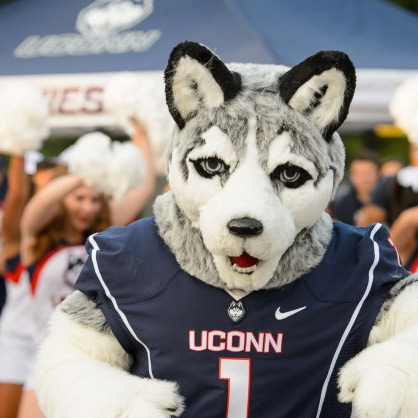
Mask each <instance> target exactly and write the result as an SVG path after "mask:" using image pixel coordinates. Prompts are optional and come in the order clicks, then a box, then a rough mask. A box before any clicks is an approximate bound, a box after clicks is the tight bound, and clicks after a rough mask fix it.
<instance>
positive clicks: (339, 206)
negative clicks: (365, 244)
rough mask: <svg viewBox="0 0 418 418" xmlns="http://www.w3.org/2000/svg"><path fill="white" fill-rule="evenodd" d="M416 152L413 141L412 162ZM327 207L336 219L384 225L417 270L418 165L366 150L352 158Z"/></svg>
mask: <svg viewBox="0 0 418 418" xmlns="http://www.w3.org/2000/svg"><path fill="white" fill-rule="evenodd" d="M416 152H417V150H416V146H414V145H412V144H411V161H413V162H414V161H415V160H416V158H414V154H416ZM328 210H329V213H330V214H331V216H332V218H333V219H334V221H341V222H344V223H347V224H351V225H355V226H360V227H362V226H368V225H370V224H372V223H375V222H380V223H383V224H385V225H386V226H387V227H388V228H389V230H390V234H391V239H392V244H393V245H395V247H396V248H397V250H398V253H399V256H400V260H401V262H402V264H403V265H404V266H405V267H406V268H407V269H408V270H410V271H411V272H413V273H415V272H418V165H415V164H414V163H413V164H412V165H405V164H404V162H403V161H402V159H400V158H399V157H393V158H387V159H385V160H381V159H380V158H379V155H378V154H377V153H375V152H374V151H372V150H365V151H363V152H361V153H359V154H358V155H356V156H355V157H354V158H352V160H351V161H350V163H349V165H348V170H347V177H346V178H345V179H344V181H343V182H342V184H341V186H340V188H339V190H338V192H337V195H336V197H335V199H334V200H333V201H332V202H331V203H330V206H329V208H328Z"/></svg>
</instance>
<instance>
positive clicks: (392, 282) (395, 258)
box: [362, 224, 410, 344]
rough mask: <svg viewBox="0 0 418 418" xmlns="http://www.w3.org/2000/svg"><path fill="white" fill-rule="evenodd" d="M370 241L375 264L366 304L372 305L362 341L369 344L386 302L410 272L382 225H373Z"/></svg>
mask: <svg viewBox="0 0 418 418" xmlns="http://www.w3.org/2000/svg"><path fill="white" fill-rule="evenodd" d="M368 229H369V239H371V241H372V243H373V253H374V262H373V264H372V265H371V266H370V270H369V279H368V280H369V283H370V285H371V288H370V296H371V297H370V298H368V299H367V301H366V302H365V304H371V306H370V308H369V309H368V310H367V312H368V313H369V315H368V317H367V318H365V319H364V321H365V322H364V324H365V327H364V331H365V332H364V333H363V336H362V341H363V343H364V344H367V341H368V339H369V334H370V330H371V329H372V327H373V325H374V324H375V322H376V319H377V318H378V315H379V313H380V311H381V309H382V306H383V304H384V303H385V301H387V300H388V299H390V298H391V291H392V289H393V288H394V287H395V286H399V285H401V284H402V282H403V281H405V283H406V282H408V280H406V277H408V276H409V275H410V272H409V271H408V270H406V269H405V268H404V267H402V263H401V260H400V257H399V254H398V251H397V249H396V247H395V245H394V244H393V241H392V239H391V238H390V235H389V231H388V230H387V229H386V227H385V226H383V225H381V224H375V225H371V226H370V227H369V228H368Z"/></svg>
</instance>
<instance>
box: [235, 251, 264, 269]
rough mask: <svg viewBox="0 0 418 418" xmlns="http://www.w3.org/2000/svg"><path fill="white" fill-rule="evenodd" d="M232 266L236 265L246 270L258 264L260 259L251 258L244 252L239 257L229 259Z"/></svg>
mask: <svg viewBox="0 0 418 418" xmlns="http://www.w3.org/2000/svg"><path fill="white" fill-rule="evenodd" d="M229 259H230V260H231V262H232V264H236V265H237V266H238V267H242V268H246V267H252V266H253V265H254V264H257V263H258V258H254V257H251V256H250V254H247V253H246V252H243V253H242V254H241V255H240V256H239V257H229Z"/></svg>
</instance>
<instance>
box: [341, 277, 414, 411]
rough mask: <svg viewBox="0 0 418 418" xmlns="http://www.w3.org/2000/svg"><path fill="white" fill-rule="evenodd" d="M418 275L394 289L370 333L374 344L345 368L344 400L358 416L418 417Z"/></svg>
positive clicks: (342, 376) (343, 378)
mask: <svg viewBox="0 0 418 418" xmlns="http://www.w3.org/2000/svg"><path fill="white" fill-rule="evenodd" d="M417 280H418V276H417V275H411V276H409V277H408V278H406V279H404V280H403V281H402V282H401V283H399V284H398V285H397V286H395V287H394V288H393V289H392V292H391V295H390V298H389V300H388V301H387V302H386V303H385V304H384V306H383V308H382V311H381V314H380V315H379V318H378V320H377V322H376V324H375V325H374V327H373V328H372V331H371V333H370V336H369V341H368V345H369V346H368V348H366V349H365V350H363V351H362V352H361V353H360V354H359V355H357V356H356V357H355V358H353V359H352V360H350V361H349V362H348V363H347V364H346V365H345V366H344V367H343V368H342V369H341V372H340V378H339V384H340V395H339V398H340V401H342V402H352V403H353V409H354V412H355V417H356V418H415V417H417V416H418V366H417V358H418V282H417Z"/></svg>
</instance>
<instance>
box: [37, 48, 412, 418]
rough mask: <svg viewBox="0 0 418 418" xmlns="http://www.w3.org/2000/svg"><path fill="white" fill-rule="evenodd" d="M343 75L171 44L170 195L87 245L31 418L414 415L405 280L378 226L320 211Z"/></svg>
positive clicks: (321, 64) (334, 166) (40, 375)
mask: <svg viewBox="0 0 418 418" xmlns="http://www.w3.org/2000/svg"><path fill="white" fill-rule="evenodd" d="M355 82H356V79H355V69H354V66H353V64H352V62H351V61H350V59H349V57H348V56H347V55H346V54H345V53H343V52H339V51H322V52H318V53H317V54H315V55H313V56H311V57H308V58H307V59H305V60H304V61H302V62H301V63H300V64H297V65H296V66H294V67H293V68H288V67H284V66H275V65H259V64H240V63H232V64H225V63H224V62H222V60H221V59H220V58H219V57H217V56H216V55H215V54H214V53H213V52H212V51H211V50H210V49H209V48H207V47H205V46H204V45H201V44H198V43H194V42H183V43H181V44H179V45H177V46H176V47H175V48H174V50H173V52H172V53H171V55H170V57H169V61H168V64H167V68H166V70H165V89H166V101H167V105H168V108H169V110H170V113H171V115H172V117H173V120H174V121H175V124H176V125H175V126H174V130H173V137H172V141H171V143H170V148H169V150H168V151H169V152H168V158H169V162H168V182H169V185H170V191H169V192H167V193H164V194H162V195H161V196H158V197H157V199H156V201H155V204H154V207H153V210H154V214H155V216H153V217H151V218H146V219H141V220H139V221H137V222H133V223H132V224H130V225H128V226H126V227H113V228H110V229H108V230H106V231H104V232H102V233H99V234H95V235H93V236H91V237H89V239H88V242H87V251H88V252H89V254H90V255H89V258H88V260H87V262H86V264H85V266H84V267H83V270H82V272H81V273H80V276H79V278H78V280H77V283H76V286H75V287H76V289H77V291H76V292H75V293H74V294H72V295H70V296H69V297H68V298H67V299H66V300H65V301H64V303H63V304H62V305H61V306H60V307H59V308H58V310H57V312H56V314H55V315H54V318H53V320H52V322H51V333H50V335H49V337H48V338H47V340H46V341H45V343H44V345H43V347H42V348H41V350H40V354H39V360H38V365H37V383H36V387H37V391H38V396H39V403H40V405H41V407H42V409H43V411H44V413H45V416H47V417H48V418H74V417H84V416H88V417H89V418H114V417H123V418H154V417H158V418H170V417H173V416H174V417H180V416H181V418H214V417H216V418H218V417H226V418H250V417H251V418H254V417H257V418H271V417H275V418H312V417H316V418H326V417H332V418H347V417H349V416H354V415H355V416H356V417H357V418H382V417H383V416H384V417H385V418H416V417H417V416H418V398H417V393H418V303H417V300H418V283H417V280H418V276H416V275H415V276H414V275H410V273H409V272H408V271H406V270H405V269H404V268H403V267H402V266H401V265H400V264H399V262H398V257H397V251H396V249H395V248H394V246H393V243H392V241H391V239H390V236H389V233H388V231H387V230H386V228H385V227H384V226H383V225H381V224H375V225H370V226H369V227H367V228H356V227H354V226H351V225H346V224H344V223H341V222H333V221H332V219H331V218H330V216H329V215H328V214H327V212H326V209H327V207H328V205H329V202H330V200H331V199H332V198H333V196H334V195H335V193H336V190H337V187H338V185H339V183H340V181H341V179H342V177H343V175H344V161H345V152H344V147H343V143H342V140H341V138H340V136H339V135H338V133H337V132H336V129H337V128H338V127H339V126H340V125H341V124H342V123H343V122H344V120H345V118H346V117H347V113H348V108H349V105H350V102H351V99H352V98H353V93H354V88H355ZM98 382H99V383H100V384H98ZM74 399H77V402H76V403H75V402H74ZM60 405H65V408H60ZM352 412H353V413H354V415H352Z"/></svg>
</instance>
